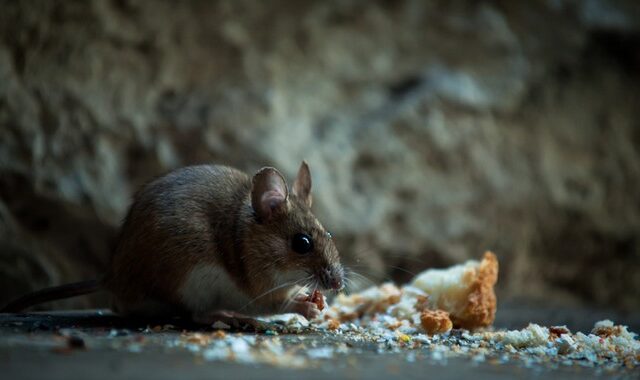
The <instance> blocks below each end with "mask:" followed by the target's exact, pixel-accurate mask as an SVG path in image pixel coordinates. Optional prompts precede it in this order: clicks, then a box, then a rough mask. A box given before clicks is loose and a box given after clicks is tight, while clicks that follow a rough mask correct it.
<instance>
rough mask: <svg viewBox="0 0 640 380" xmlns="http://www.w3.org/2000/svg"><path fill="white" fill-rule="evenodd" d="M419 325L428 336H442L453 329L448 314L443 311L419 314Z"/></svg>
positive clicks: (428, 311)
mask: <svg viewBox="0 0 640 380" xmlns="http://www.w3.org/2000/svg"><path fill="white" fill-rule="evenodd" d="M420 324H421V325H422V328H423V329H424V331H425V332H426V333H427V334H429V335H433V334H443V333H446V332H447V331H449V330H451V329H452V328H453V323H452V322H451V318H450V316H449V313H447V312H446V311H443V310H424V311H422V312H421V313H420Z"/></svg>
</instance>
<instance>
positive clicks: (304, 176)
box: [293, 161, 312, 207]
mask: <svg viewBox="0 0 640 380" xmlns="http://www.w3.org/2000/svg"><path fill="white" fill-rule="evenodd" d="M293 193H294V194H295V195H296V197H298V199H300V201H302V203H304V204H305V205H307V207H311V201H312V199H311V172H310V171H309V165H307V161H302V164H300V169H298V176H297V177H296V180H295V182H294V183H293Z"/></svg>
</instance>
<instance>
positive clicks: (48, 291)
mask: <svg viewBox="0 0 640 380" xmlns="http://www.w3.org/2000/svg"><path fill="white" fill-rule="evenodd" d="M101 288H102V282H101V281H100V280H89V281H82V282H74V283H73V284H66V285H60V286H54V287H51V288H45V289H42V290H38V291H35V292H33V293H29V294H26V295H24V296H22V297H20V298H18V299H16V300H14V301H11V302H9V304H7V305H6V306H5V307H3V308H2V309H0V313H18V312H21V311H22V310H24V309H27V308H29V307H31V306H34V305H38V304H41V303H45V302H50V301H56V300H60V299H64V298H71V297H76V296H81V295H84V294H89V293H94V292H97V291H98V290H100V289H101Z"/></svg>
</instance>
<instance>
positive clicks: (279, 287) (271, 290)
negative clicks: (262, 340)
mask: <svg viewBox="0 0 640 380" xmlns="http://www.w3.org/2000/svg"><path fill="white" fill-rule="evenodd" d="M307 278H308V277H307ZM307 278H304V279H300V280H298V281H290V282H286V283H284V284H281V285H278V286H276V287H273V288H271V289H269V290H268V291H266V292H264V293H262V294H260V295H259V296H257V297H255V298H254V299H252V300H251V301H249V302H248V303H247V304H246V305H244V306H243V307H241V308H240V310H244V309H245V308H247V307H249V305H252V304H253V303H254V302H256V301H257V300H259V299H260V298H262V297H265V296H267V295H269V294H271V293H273V292H275V291H276V290H279V289H282V288H284V287H286V286H290V285H296V284H297V283H298V282H300V281H304V280H306V279H307Z"/></svg>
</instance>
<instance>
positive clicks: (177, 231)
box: [102, 162, 343, 319]
mask: <svg viewBox="0 0 640 380" xmlns="http://www.w3.org/2000/svg"><path fill="white" fill-rule="evenodd" d="M310 191H311V175H310V173H309V168H308V166H307V164H306V163H305V162H303V163H302V165H301V167H300V170H299V172H298V176H297V178H296V180H295V182H294V184H293V186H292V191H291V193H290V192H289V189H288V187H287V184H286V182H285V180H284V177H282V175H281V174H280V173H279V172H278V171H277V170H276V169H274V168H263V169H262V170H260V171H259V172H258V173H257V174H256V175H255V176H253V178H250V177H249V176H247V175H246V174H245V173H243V172H240V171H238V170H236V169H233V168H230V167H226V166H214V165H200V166H191V167H185V168H181V169H177V170H175V171H173V172H171V173H169V174H167V175H165V176H163V177H160V178H157V179H155V180H153V181H151V182H149V183H148V184H146V185H145V186H143V187H142V189H140V191H138V192H137V194H136V195H135V199H134V202H133V205H132V206H131V208H130V210H129V213H128V215H127V217H126V220H125V222H124V225H123V226H122V229H121V234H120V237H119V241H118V245H117V248H116V250H115V252H114V254H113V256H112V260H111V264H110V267H109V270H108V271H107V273H106V275H105V277H104V280H103V282H102V285H103V286H104V287H105V288H106V289H108V290H109V291H110V292H111V293H112V294H113V299H114V309H115V310H116V311H118V312H121V313H125V314H138V315H146V316H166V315H176V314H185V313H186V314H188V315H191V316H193V317H194V319H199V318H200V316H202V315H206V314H207V313H211V312H215V311H218V310H232V311H235V312H240V313H249V314H255V313H271V312H276V311H280V310H281V309H280V308H281V307H282V305H294V306H295V305H296V302H293V303H291V302H286V301H287V300H288V297H291V295H292V292H295V290H296V289H297V286H300V285H312V286H314V287H315V286H317V287H321V288H333V289H338V288H340V287H341V286H342V281H343V280H342V277H343V269H342V266H341V264H340V258H339V255H338V252H337V250H336V247H335V245H334V243H333V241H332V240H331V237H330V235H329V234H328V233H327V231H325V230H324V228H323V227H322V225H321V224H320V223H319V222H318V220H317V219H316V218H315V217H314V216H313V214H312V213H311V210H310V207H311V192H310ZM297 233H306V234H308V235H310V236H311V237H312V239H313V242H314V249H313V251H312V252H310V253H308V254H304V255H301V254H299V253H296V252H294V251H293V250H292V248H291V238H292V237H293V236H294V235H295V234H297ZM307 306H308V305H307ZM282 311H285V310H282ZM287 311H299V310H297V309H295V308H294V309H293V310H287ZM303 314H305V313H303Z"/></svg>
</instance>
